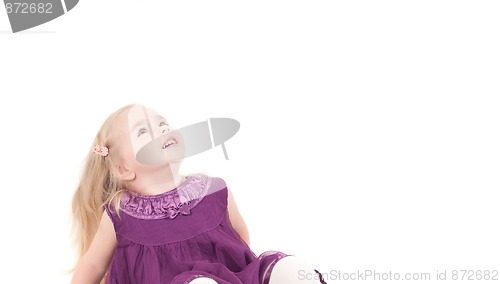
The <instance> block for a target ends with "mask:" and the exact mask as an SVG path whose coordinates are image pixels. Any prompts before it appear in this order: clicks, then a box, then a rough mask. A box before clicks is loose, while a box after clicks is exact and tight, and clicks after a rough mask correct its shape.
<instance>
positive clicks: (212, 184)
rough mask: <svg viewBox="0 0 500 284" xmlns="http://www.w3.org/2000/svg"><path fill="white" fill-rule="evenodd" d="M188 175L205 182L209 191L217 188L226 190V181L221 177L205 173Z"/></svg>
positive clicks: (211, 191)
mask: <svg viewBox="0 0 500 284" xmlns="http://www.w3.org/2000/svg"><path fill="white" fill-rule="evenodd" d="M188 176H189V177H192V178H194V179H197V180H199V181H200V182H203V183H206V186H207V187H208V192H209V193H213V192H216V191H219V190H227V185H226V182H225V181H224V179H223V178H222V177H219V176H214V175H210V174H207V173H193V174H189V175H188Z"/></svg>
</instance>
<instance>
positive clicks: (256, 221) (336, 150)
mask: <svg viewBox="0 0 500 284" xmlns="http://www.w3.org/2000/svg"><path fill="white" fill-rule="evenodd" d="M499 10H500V4H498V2H497V1H342V2H339V1H335V2H334V1H269V0H268V1H247V2H245V3H242V2H239V1H182V2H181V1H155V0H150V1H130V0H108V1H96V0H82V1H81V2H80V3H79V4H78V5H77V6H76V7H75V8H74V9H73V10H72V11H70V12H69V13H68V14H66V15H64V16H62V17H60V18H58V19H55V20H53V21H51V22H49V23H46V24H44V25H41V26H38V27H35V28H33V29H31V30H29V31H26V32H22V33H17V34H12V33H11V32H10V25H9V23H8V19H7V14H6V13H5V12H2V11H0V96H1V100H2V102H1V111H0V126H1V128H0V131H1V132H0V133H1V140H0V147H1V150H2V157H1V159H0V169H1V187H0V188H1V205H0V236H1V239H0V263H1V265H0V283H68V282H69V281H70V276H68V275H64V274H63V271H64V270H65V269H68V268H71V266H72V265H73V261H74V251H73V249H72V246H71V242H70V238H69V237H70V227H71V222H70V220H71V219H70V209H71V208H70V205H71V198H72V194H73V192H74V190H75V186H76V184H77V182H78V178H79V174H80V170H81V167H82V163H83V159H84V156H85V155H86V153H87V151H88V150H89V149H90V146H91V145H90V143H91V142H92V140H93V137H94V135H95V134H96V132H97V130H98V128H99V126H100V125H101V123H102V122H103V121H104V119H105V118H106V117H107V115H108V114H110V113H111V112H113V111H114V110H116V109H117V108H119V107H121V106H123V105H125V104H129V103H142V104H145V105H147V106H150V107H152V108H154V109H156V110H157V111H158V112H160V113H161V114H163V115H164V116H165V117H167V119H169V120H170V122H171V123H172V124H174V126H178V127H180V126H186V125H189V124H191V123H196V122H199V121H202V120H204V119H206V118H207V117H231V118H234V119H237V120H238V121H239V122H240V123H241V129H240V131H239V132H238V133H237V134H236V135H235V136H234V137H233V138H232V139H231V140H229V141H228V142H226V148H227V150H228V154H229V160H225V159H224V155H223V153H222V149H221V148H220V147H218V148H215V149H212V150H210V151H208V152H205V153H203V154H200V155H198V156H195V157H192V158H189V159H186V160H185V162H184V167H183V169H182V171H183V172H184V173H190V172H205V173H208V174H211V175H214V176H220V177H222V178H224V179H225V180H226V182H227V184H228V185H229V186H230V188H232V190H233V192H234V194H235V198H236V201H237V203H238V206H239V208H240V211H241V212H242V214H243V216H244V217H245V219H246V222H247V225H248V227H249V229H250V234H251V246H252V248H253V250H254V251H255V253H257V254H260V253H261V252H263V251H265V250H280V251H283V252H287V253H290V254H295V255H298V256H300V257H302V258H304V259H306V260H307V261H308V262H309V263H310V264H311V265H312V266H313V267H315V268H317V269H319V270H321V271H323V272H326V273H329V272H331V271H333V270H340V271H343V272H353V271H356V270H357V269H360V270H365V269H376V270H377V271H379V272H389V271H392V272H393V273H394V272H399V273H403V272H432V276H433V277H434V274H435V272H436V270H438V269H439V270H444V269H448V270H449V271H448V279H449V278H450V277H451V270H452V269H481V270H486V269H490V270H491V269H497V270H500V258H499V257H498V256H499V253H500V245H499V239H500V230H499V216H500V212H499V211H500V207H499V205H498V200H499V199H498V190H499V183H500V181H499V173H500V151H499V145H500V134H499V129H500V113H499V108H500V102H499V99H498V98H499V91H500V86H499V78H500V77H499V76H500V69H499V66H500V55H499V54H500V53H499V52H498V50H500V41H499V37H498V35H499V29H500V17H498V14H499V12H500V11H499ZM330 279H333V278H330ZM330 282H333V281H331V280H330V281H329V283H330ZM348 282H354V281H348ZM450 282H453V283H457V282H456V281H450ZM469 282H470V281H469ZM490 282H491V281H486V282H485V283H490ZM440 283H443V281H440Z"/></svg>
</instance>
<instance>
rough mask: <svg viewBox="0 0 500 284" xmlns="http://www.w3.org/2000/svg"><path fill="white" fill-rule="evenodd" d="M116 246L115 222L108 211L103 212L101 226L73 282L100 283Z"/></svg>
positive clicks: (75, 283)
mask: <svg viewBox="0 0 500 284" xmlns="http://www.w3.org/2000/svg"><path fill="white" fill-rule="evenodd" d="M115 247H116V236H115V230H114V228H113V223H112V222H111V219H110V218H109V216H108V214H107V213H106V211H104V213H103V214H102V218H101V223H100V224H99V228H98V229H97V232H96V234H95V236H94V239H93V240H92V243H91V244H90V247H89V249H88V251H87V252H86V253H85V254H84V255H83V257H82V258H81V259H80V261H79V263H78V265H77V266H76V270H75V273H74V274H73V279H72V280H71V284H79V283H85V284H88V283H96V284H98V283H100V282H101V280H102V278H103V276H104V274H105V273H106V270H107V269H108V266H109V262H110V261H111V257H112V255H113V252H114V250H115Z"/></svg>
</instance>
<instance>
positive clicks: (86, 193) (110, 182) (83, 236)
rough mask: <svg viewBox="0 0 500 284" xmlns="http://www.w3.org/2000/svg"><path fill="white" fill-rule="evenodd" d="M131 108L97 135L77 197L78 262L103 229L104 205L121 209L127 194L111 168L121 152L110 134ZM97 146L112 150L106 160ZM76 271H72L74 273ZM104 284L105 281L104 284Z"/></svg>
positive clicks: (88, 156) (74, 215) (110, 119)
mask: <svg viewBox="0 0 500 284" xmlns="http://www.w3.org/2000/svg"><path fill="white" fill-rule="evenodd" d="M132 106H133V105H127V106H124V107H122V108H120V109H119V110H117V111H115V112H114V113H112V114H111V115H110V116H109V117H108V118H107V119H106V121H105V122H104V123H103V125H102V126H101V128H100V129H99V132H98V133H97V135H96V137H95V139H94V142H93V143H92V146H91V149H90V150H89V153H88V154H87V158H86V161H85V165H84V168H83V172H82V175H81V178H80V182H79V184H78V187H77V189H76V192H75V194H74V196H73V204H72V213H73V233H74V237H75V241H76V243H77V246H78V261H77V264H78V262H79V261H80V259H81V258H82V257H83V255H84V254H85V253H86V252H87V250H88V249H89V247H90V244H91V242H92V239H93V238H94V235H95V233H96V231H97V228H98V227H99V223H100V221H101V216H102V214H103V212H104V207H103V206H104V205H105V204H111V203H112V202H113V203H114V205H115V206H114V208H119V206H118V205H119V202H120V197H121V195H122V193H123V184H122V182H121V181H120V180H119V179H117V178H115V177H113V175H112V172H111V166H112V163H113V160H114V159H116V155H117V151H116V149H114V148H113V144H112V141H110V133H111V131H112V125H113V122H114V121H115V119H116V118H117V117H118V115H120V114H121V113H122V112H123V111H125V110H127V109H129V108H131V107H132ZM96 145H101V146H106V147H108V148H109V155H108V156H106V157H103V156H101V155H98V154H96V153H94V152H92V148H93V147H94V146H96ZM75 268H76V265H75V267H74V268H73V269H72V270H71V271H72V272H74V270H75ZM103 282H104V279H103V280H102V282H101V283H103Z"/></svg>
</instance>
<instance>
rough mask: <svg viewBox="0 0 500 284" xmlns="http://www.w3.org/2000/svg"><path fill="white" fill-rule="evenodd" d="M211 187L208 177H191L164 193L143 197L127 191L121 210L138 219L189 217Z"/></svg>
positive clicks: (121, 201)
mask: <svg viewBox="0 0 500 284" xmlns="http://www.w3.org/2000/svg"><path fill="white" fill-rule="evenodd" d="M210 186H211V178H210V177H208V176H207V175H190V176H186V178H185V180H184V181H183V182H181V184H179V185H178V186H177V187H176V188H174V189H171V190H169V191H166V192H163V193H159V194H154V195H142V194H139V193H135V192H132V191H127V192H126V194H124V195H123V196H122V198H121V200H120V210H122V211H123V212H125V213H126V214H127V215H130V216H132V217H135V218H138V219H150V220H154V219H164V218H167V219H174V218H175V217H176V216H178V215H189V214H190V212H191V209H192V208H194V207H195V206H196V205H197V204H198V203H199V202H200V201H201V200H202V199H203V198H204V197H205V196H206V195H207V193H208V191H209V188H210Z"/></svg>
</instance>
